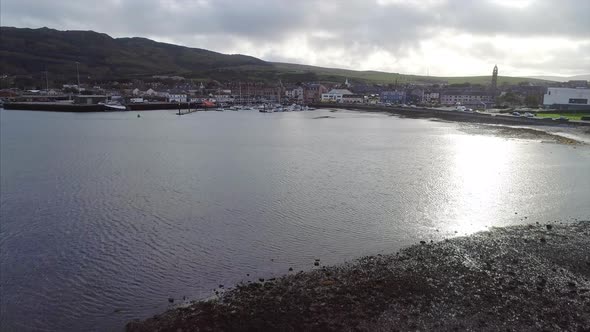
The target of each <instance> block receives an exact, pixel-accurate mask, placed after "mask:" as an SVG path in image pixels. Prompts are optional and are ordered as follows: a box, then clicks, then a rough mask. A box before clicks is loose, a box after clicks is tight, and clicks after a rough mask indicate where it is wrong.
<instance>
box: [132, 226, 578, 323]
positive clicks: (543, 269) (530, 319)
mask: <svg viewBox="0 0 590 332" xmlns="http://www.w3.org/2000/svg"><path fill="white" fill-rule="evenodd" d="M589 279H590V222H576V223H571V224H560V223H550V224H531V225H525V226H516V227H508V228H495V229H492V230H490V231H487V232H482V233H477V234H474V235H472V236H468V237H460V238H454V239H451V240H445V241H442V242H436V243H432V242H430V241H428V240H427V239H425V240H424V241H421V242H420V244H416V245H414V246H412V247H409V248H407V249H404V250H402V251H400V252H399V253H396V254H392V255H383V256H382V255H377V256H370V257H363V258H361V259H358V260H357V261H354V262H350V263H347V264H343V265H338V266H332V267H321V268H317V269H316V270H313V271H309V272H299V273H293V272H290V274H288V275H286V276H284V277H281V278H279V279H276V280H260V282H257V283H248V284H242V285H238V286H237V287H236V288H235V289H232V290H229V291H226V292H224V293H222V294H221V295H220V296H219V297H218V298H217V299H214V300H210V301H202V302H194V303H192V304H191V305H189V306H187V307H183V308H177V309H173V310H170V311H168V312H165V313H163V314H161V315H157V316H154V317H152V318H149V319H147V320H144V321H133V322H130V323H128V324H127V326H126V330H127V331H267V330H273V331H276V330H280V331H302V330H305V331H353V330H354V331H358V330H360V331H394V330H400V331H414V330H423V331H424V330H430V331H432V330H436V331H441V330H442V331H447V330H461V331H465V330H470V331H499V330H503V331H539V330H550V331H589V330H590V281H589Z"/></svg>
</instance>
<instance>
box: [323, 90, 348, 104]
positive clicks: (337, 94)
mask: <svg viewBox="0 0 590 332" xmlns="http://www.w3.org/2000/svg"><path fill="white" fill-rule="evenodd" d="M352 94H353V93H352V92H350V90H347V89H332V90H330V91H329V92H327V93H323V94H322V102H323V103H326V102H332V103H341V102H342V97H344V95H352Z"/></svg>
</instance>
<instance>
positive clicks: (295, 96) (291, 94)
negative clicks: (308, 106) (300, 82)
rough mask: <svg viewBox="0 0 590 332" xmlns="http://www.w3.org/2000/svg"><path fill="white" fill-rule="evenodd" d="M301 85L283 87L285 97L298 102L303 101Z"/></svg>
mask: <svg viewBox="0 0 590 332" xmlns="http://www.w3.org/2000/svg"><path fill="white" fill-rule="evenodd" d="M303 92H304V91H303V87H301V86H298V87H295V88H287V89H285V97H287V99H289V100H291V101H295V102H298V103H302V102H303Z"/></svg>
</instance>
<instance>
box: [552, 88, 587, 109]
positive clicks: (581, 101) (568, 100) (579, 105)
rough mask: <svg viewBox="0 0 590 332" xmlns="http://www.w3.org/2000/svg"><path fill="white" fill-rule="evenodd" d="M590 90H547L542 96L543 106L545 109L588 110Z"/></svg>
mask: <svg viewBox="0 0 590 332" xmlns="http://www.w3.org/2000/svg"><path fill="white" fill-rule="evenodd" d="M588 100H590V89H584V88H577V89H573V88H548V89H547V93H546V94H545V95H544V96H543V106H545V107H547V108H555V109H564V110H576V109H584V110H587V109H590V104H589V103H588Z"/></svg>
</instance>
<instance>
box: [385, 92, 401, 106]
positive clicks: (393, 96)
mask: <svg viewBox="0 0 590 332" xmlns="http://www.w3.org/2000/svg"><path fill="white" fill-rule="evenodd" d="M381 102H382V103H390V104H403V103H405V102H406V92H405V91H398V90H393V91H383V92H381Z"/></svg>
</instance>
